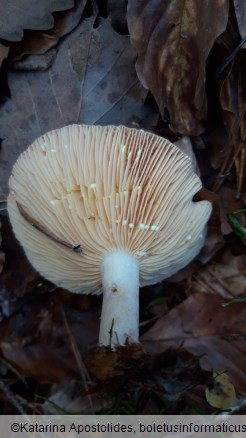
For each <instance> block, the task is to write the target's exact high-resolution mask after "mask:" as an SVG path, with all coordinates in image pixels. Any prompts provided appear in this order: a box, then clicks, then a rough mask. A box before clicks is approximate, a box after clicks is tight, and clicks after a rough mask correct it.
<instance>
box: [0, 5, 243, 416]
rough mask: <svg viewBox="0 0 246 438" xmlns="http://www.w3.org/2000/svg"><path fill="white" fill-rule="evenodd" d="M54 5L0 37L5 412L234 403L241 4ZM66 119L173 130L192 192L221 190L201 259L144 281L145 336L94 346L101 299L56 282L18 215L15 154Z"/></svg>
mask: <svg viewBox="0 0 246 438" xmlns="http://www.w3.org/2000/svg"><path fill="white" fill-rule="evenodd" d="M171 3H172V4H171ZM57 4H58V3H57V2H53V4H52V6H51V4H48V3H47V2H46V1H44V2H43V9H42V10H39V9H38V8H33V5H32V3H31V4H30V2H29V7H30V11H31V14H29V19H27V15H25V14H24V12H25V8H24V9H23V15H22V14H19V16H18V15H17V14H15V13H14V12H11V16H12V18H13V17H14V19H12V21H11V25H10V23H9V22H8V21H6V26H5V27H4V28H3V30H4V31H5V32H6V33H5V37H4V36H3V35H2V37H3V38H5V41H4V44H3V45H1V47H0V61H1V62H2V69H1V70H0V85H1V86H0V93H1V97H2V104H1V107H0V138H1V149H0V198H1V205H0V208H1V207H2V206H3V207H2V208H1V210H0V217H2V229H1V231H2V246H1V249H0V251H1V252H0V269H2V273H1V277H0V348H1V364H0V372H1V377H2V382H3V385H2V386H1V388H0V396H1V399H2V406H3V407H2V412H3V413H16V412H20V410H21V409H24V411H25V412H36V413H48V414H50V413H61V412H63V413H81V414H88V413H92V412H102V413H108V414H111V413H117V414H122V413H123V414H129V413H131V414H132V413H133V414H134V413H144V414H148V413H153V414H156V413H160V412H161V413H164V412H165V413H170V414H177V413H196V412H197V409H198V410H199V412H202V413H215V412H216V411H217V410H218V409H228V408H229V409H232V411H233V412H237V410H239V409H240V407H241V409H243V407H242V404H240V400H241V397H243V396H245V392H246V381H245V367H246V362H245V357H246V347H245V345H246V344H245V336H246V323H245V320H246V319H245V306H246V302H245V297H246V294H245V292H246V284H245V265H246V263H245V262H246V259H245V257H246V255H245V237H244V235H243V234H240V235H239V233H237V232H236V229H235V222H234V223H232V221H231V216H228V214H230V212H233V211H234V212H235V211H238V210H242V211H241V213H240V214H237V215H236V216H235V215H232V217H233V218H234V219H235V218H236V220H237V221H238V223H237V230H238V229H240V230H242V229H244V227H245V212H244V209H245V203H246V184H245V182H246V171H245V132H246V131H245V127H246V125H245V123H246V121H245V85H244V83H243V78H244V76H245V74H244V66H245V62H244V57H245V56H244V55H245V46H244V44H243V38H244V36H245V32H244V28H245V23H244V20H243V17H244V16H245V14H246V6H245V3H244V2H241V1H240V0H239V1H238V0H234V2H231V3H230V5H229V2H228V1H227V0H223V1H220V2H219V1H218V2H217V1H216V2H213V5H210V7H209V8H206V11H204V13H201V12H200V11H199V14H198V11H197V6H196V2H195V1H192V2H187V1H186V0H182V2H176V1H175V2H170V4H166V5H164V6H163V5H162V4H160V2H159V1H158V0H156V1H153V2H147V1H146V0H142V1H140V2H138V4H134V2H132V1H131V0H130V1H129V2H128V9H127V12H126V5H125V2H115V1H111V0H108V1H107V2H94V3H93V4H94V7H93V8H92V7H91V4H90V2H88V1H85V0H78V1H66V0H64V1H63V2H59V7H58V6H57ZM15 5H16V2H15V1H14V0H12V1H11V2H10V4H9V7H10V8H11V10H12V11H14V8H15ZM201 18H203V23H202V24H201ZM215 18H216V21H215ZM26 20H29V21H28V22H27V21H26ZM127 21H128V26H129V31H130V36H129V34H128V29H127V25H126V23H127ZM206 23H209V25H208V26H206ZM187 26H188V27H187ZM156 41H158V44H155V42H156ZM240 44H241V45H240ZM235 49H237V52H234V51H235ZM136 57H137V58H136ZM228 59H229V62H228ZM135 63H136V68H137V73H136V71H135ZM12 67H14V68H19V69H20V70H19V71H18V70H14V69H13V68H12ZM164 67H165V68H164ZM6 81H7V82H6ZM6 83H7V87H6ZM153 96H154V97H153ZM154 98H155V99H154ZM155 100H156V101H155ZM69 123H90V124H124V125H127V126H133V127H139V128H144V129H147V130H150V131H152V132H155V133H157V134H160V135H164V136H166V137H167V138H169V139H170V140H171V141H173V142H177V144H178V145H179V147H181V149H183V150H184V152H185V153H187V154H188V155H189V156H191V158H192V161H193V165H194V169H196V171H197V172H198V173H199V174H200V177H201V179H202V181H203V184H204V186H205V188H204V189H203V190H202V191H201V192H200V193H199V194H198V195H197V196H196V198H195V199H196V200H199V199H208V200H209V201H210V202H212V203H213V214H212V217H211V220H210V222H209V224H208V234H207V238H206V242H205V245H204V248H203V250H202V252H201V254H200V255H199V257H198V258H197V259H196V260H194V261H193V262H192V263H191V264H190V265H189V266H187V267H186V268H184V269H183V270H182V271H181V272H179V273H177V274H176V275H175V276H173V277H172V278H170V279H167V280H166V281H165V282H163V283H162V284H160V285H155V286H150V287H146V288H143V290H142V293H141V306H140V308H141V314H140V329H141V333H142V337H141V344H140V345H136V346H135V345H131V346H128V347H126V348H123V349H122V348H119V349H117V350H116V351H110V350H108V349H104V348H99V349H98V348H97V345H96V343H97V339H98V329H99V316H100V308H101V297H95V296H93V297H85V296H77V295H72V294H70V293H68V292H67V291H65V290H61V289H57V288H56V287H55V286H54V285H52V284H50V283H49V282H47V281H46V280H44V279H43V278H42V277H41V276H40V275H39V274H37V273H36V272H35V271H34V270H33V268H32V267H31V266H30V264H29V263H28V261H27V260H26V258H25V256H24V254H23V251H22V249H21V248H20V246H19V244H18V243H17V241H16V239H15V238H14V236H13V234H12V232H11V228H10V225H9V223H8V219H7V217H6V209H5V205H6V196H7V182H8V177H9V174H10V171H11V168H12V165H13V163H14V162H15V160H16V158H17V157H18V155H19V154H20V153H21V152H22V151H23V150H24V149H25V148H26V147H27V146H28V145H29V144H30V143H31V142H32V141H33V140H34V139H35V138H36V137H38V136H39V135H41V134H42V133H44V132H46V131H48V130H50V129H55V128H58V127H61V126H63V125H66V124H69ZM181 134H182V135H181ZM4 256H5V258H4ZM44 364H45V366H44Z"/></svg>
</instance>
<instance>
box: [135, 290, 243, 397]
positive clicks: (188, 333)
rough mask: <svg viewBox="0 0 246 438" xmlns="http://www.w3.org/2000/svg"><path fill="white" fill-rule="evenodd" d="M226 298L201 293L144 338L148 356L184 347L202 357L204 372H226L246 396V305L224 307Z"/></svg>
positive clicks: (165, 317) (179, 307) (184, 302)
mask: <svg viewBox="0 0 246 438" xmlns="http://www.w3.org/2000/svg"><path fill="white" fill-rule="evenodd" d="M224 301H225V299H224V298H222V297H220V296H218V295H216V294H209V295H207V294H202V293H198V294H195V295H192V296H190V297H189V298H187V299H186V300H185V301H183V302H182V303H181V304H180V305H178V306H176V307H175V308H174V309H172V310H171V311H170V312H169V313H168V314H166V315H165V316H164V317H162V318H160V319H159V320H158V321H157V322H156V324H154V326H153V327H152V328H151V329H150V330H149V331H148V332H147V333H145V334H144V335H143V336H142V339H141V340H142V343H143V346H144V348H146V350H147V351H149V352H157V351H158V352H160V351H166V350H167V349H168V348H170V347H171V348H179V347H181V346H182V348H184V349H185V350H187V351H188V352H190V353H192V354H194V355H196V356H199V357H200V364H201V367H202V368H203V369H206V370H214V371H216V372H226V373H227V374H228V376H229V377H230V379H231V381H232V383H233V385H234V386H235V389H236V391H237V392H239V393H241V394H245V393H246V376H245V372H244V370H245V368H246V342H245V338H246V320H245V310H246V304H241V303H235V304H233V305H232V306H228V307H223V306H222V304H223V302H224Z"/></svg>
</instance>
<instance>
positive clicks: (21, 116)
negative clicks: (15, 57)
mask: <svg viewBox="0 0 246 438" xmlns="http://www.w3.org/2000/svg"><path fill="white" fill-rule="evenodd" d="M94 21H95V19H94V18H91V19H88V20H85V21H83V22H82V23H81V24H80V25H79V26H78V27H77V28H76V30H75V31H74V32H72V33H71V34H70V35H68V36H67V37H65V38H64V39H63V40H62V42H61V43H60V45H59V46H58V53H57V56H56V59H55V61H54V63H53V65H52V68H50V69H49V70H48V71H46V72H27V73H26V72H23V73H22V72H10V73H9V88H10V91H11V96H12V97H11V99H9V100H8V101H7V102H6V103H5V105H3V106H2V108H1V114H0V138H4V139H5V140H4V141H3V142H2V150H1V153H0V168H1V175H0V187H2V190H3V193H6V192H7V181H8V178H9V174H10V170H11V168H12V165H13V163H14V162H15V160H16V159H17V157H18V155H19V154H20V153H21V152H22V151H23V150H24V149H25V148H26V147H27V146H28V145H29V144H30V143H31V142H32V141H34V140H35V139H36V138H37V137H39V136H40V135H41V134H43V133H44V132H47V131H49V130H51V129H55V128H60V127H61V126H64V125H68V124H70V123H88V124H101V125H107V124H115V125H119V124H123V125H127V126H136V125H137V126H138V124H140V125H141V123H142V122H143V119H144V118H145V117H147V116H148V115H149V114H151V113H152V109H151V108H149V107H147V106H144V100H145V97H146V94H147V92H146V90H144V88H143V87H142V85H141V84H140V82H139V80H138V78H137V76H136V73H135V68H134V64H135V56H136V55H135V51H134V49H133V48H132V46H131V44H130V41H129V37H128V36H121V35H118V34H117V33H116V32H115V31H114V30H113V29H112V27H111V25H110V23H109V21H108V20H102V21H101V23H100V25H99V27H97V28H94V27H93V24H94ZM0 195H1V193H0Z"/></svg>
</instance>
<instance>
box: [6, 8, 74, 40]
mask: <svg viewBox="0 0 246 438" xmlns="http://www.w3.org/2000/svg"><path fill="white" fill-rule="evenodd" d="M73 6H74V0H53V1H52V2H51V1H49V0H42V2H37V1H36V0H22V2H21V4H20V2H19V1H18V0H11V1H8V2H6V1H5V0H1V1H0V10H1V31H0V38H2V39H4V40H7V41H20V40H21V39H22V37H23V31H24V29H39V30H47V29H51V28H52V27H53V24H54V19H53V16H52V12H55V11H64V10H66V9H70V8H72V7H73Z"/></svg>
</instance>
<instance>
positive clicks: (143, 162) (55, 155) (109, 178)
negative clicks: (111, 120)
mask: <svg viewBox="0 0 246 438" xmlns="http://www.w3.org/2000/svg"><path fill="white" fill-rule="evenodd" d="M9 188H10V193H9V196H8V212H9V217H10V221H11V223H12V227H13V230H14V233H15V235H16V237H17V239H18V240H19V241H20V243H21V245H22V246H23V248H24V250H25V253H26V256H27V258H28V259H29V260H30V262H31V263H32V265H33V266H34V267H35V269H36V270H37V271H39V272H40V273H41V275H43V276H44V277H45V278H47V279H48V280H50V281H52V282H53V283H55V284H56V285H58V286H60V287H63V288H66V289H68V290H69V291H71V292H75V293H81V294H88V293H94V294H99V293H101V292H103V305H102V315H101V325H100V334H99V343H100V345H105V346H111V347H112V348H114V347H115V346H117V345H125V344H126V343H133V342H139V333H138V332H139V327H138V326H139V286H146V285H151V284H155V283H158V282H160V281H162V280H163V279H165V278H167V277H170V276H171V275H173V274H174V273H175V272H177V271H178V270H180V269H181V268H183V267H184V266H185V265H187V264H188V263H189V262H190V261H191V260H192V259H193V258H194V257H195V256H196V255H197V254H198V253H199V251H200V249H201V248H202V246H203V244H204V238H205V233H206V224H207V221H208V219H209V216H210V213H211V204H210V203H209V202H207V201H200V202H193V200H192V198H193V196H194V195H195V193H196V192H197V191H198V190H200V189H201V181H200V179H199V177H198V176H197V175H196V174H195V173H194V171H193V170H192V165H191V160H190V159H189V157H187V156H186V155H185V154H184V153H183V152H182V151H181V150H180V149H179V148H178V147H176V146H175V145H173V144H172V143H170V142H169V141H168V140H166V139H164V138H162V137H159V136H157V135H154V134H152V133H149V132H145V131H143V130H137V129H132V128H126V127H124V126H118V127H115V126H87V125H70V126H66V127H64V128H62V129H58V130H54V131H51V132H48V133H47V134H45V135H43V136H41V137H40V138H38V139H37V140H36V141H35V142H34V143H33V144H32V145H31V146H29V147H28V149H27V150H26V151H25V152H23V153H22V154H21V155H20V157H19V158H18V160H17V162H16V163H15V165H14V167H13V171H12V175H11V177H10V181H9Z"/></svg>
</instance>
